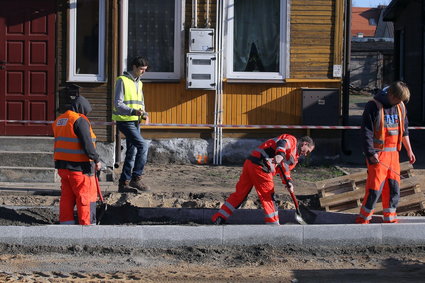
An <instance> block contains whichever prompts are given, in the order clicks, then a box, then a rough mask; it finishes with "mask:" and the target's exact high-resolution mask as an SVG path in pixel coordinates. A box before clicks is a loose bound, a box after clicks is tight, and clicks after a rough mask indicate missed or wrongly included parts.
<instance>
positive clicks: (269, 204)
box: [211, 134, 314, 225]
mask: <svg viewBox="0 0 425 283" xmlns="http://www.w3.org/2000/svg"><path fill="white" fill-rule="evenodd" d="M313 149H314V142H313V140H312V139H311V138H310V137H308V136H305V137H302V138H300V139H299V140H298V141H297V139H296V138H295V137H294V136H292V135H288V134H283V135H280V136H279V137H277V138H273V139H269V140H267V141H266V142H264V143H263V144H261V145H260V146H259V147H258V148H257V149H255V150H253V151H252V152H251V154H250V156H249V157H248V158H247V160H246V161H245V163H244V165H243V169H242V174H241V176H240V178H239V181H238V183H237V184H236V192H234V193H232V194H231V195H230V196H229V198H228V199H227V200H226V202H225V203H224V204H223V205H222V206H221V208H220V210H219V211H218V212H217V213H216V214H214V215H213V216H212V218H211V220H212V222H213V223H214V224H224V222H225V221H226V219H227V218H229V217H230V216H231V215H232V214H233V211H234V210H235V209H237V208H238V207H239V206H240V205H241V203H242V202H243V201H244V200H245V199H246V198H247V196H248V194H249V193H250V191H251V189H252V187H253V186H254V187H255V189H256V191H257V194H258V197H259V198H260V201H261V205H262V206H263V209H264V214H265V216H264V220H265V223H266V224H276V225H279V215H278V208H277V206H276V204H275V199H274V183H273V176H274V175H276V169H275V167H276V166H277V165H280V166H281V167H282V169H283V172H284V174H285V177H286V180H287V182H288V183H287V184H286V181H284V178H282V182H283V183H284V184H285V185H287V187H288V189H289V190H290V191H292V192H293V191H294V186H293V184H292V179H291V174H290V171H291V170H292V169H293V168H294V167H295V165H297V163H298V158H299V157H300V156H307V155H308V154H309V153H310V152H312V151H313Z"/></svg>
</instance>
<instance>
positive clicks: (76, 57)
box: [68, 0, 105, 82]
mask: <svg viewBox="0 0 425 283" xmlns="http://www.w3.org/2000/svg"><path fill="white" fill-rule="evenodd" d="M68 34H69V35H68V36H69V47H68V53H69V54H68V55H69V56H68V57H69V60H70V61H69V65H68V81H76V82H78V81H80V82H103V81H105V0H70V9H69V33H68Z"/></svg>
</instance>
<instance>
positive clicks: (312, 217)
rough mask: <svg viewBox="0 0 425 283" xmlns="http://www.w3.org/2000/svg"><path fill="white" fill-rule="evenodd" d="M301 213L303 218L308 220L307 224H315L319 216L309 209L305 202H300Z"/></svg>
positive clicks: (305, 220)
mask: <svg viewBox="0 0 425 283" xmlns="http://www.w3.org/2000/svg"><path fill="white" fill-rule="evenodd" d="M300 213H301V215H300V216H302V217H301V218H302V219H303V220H304V222H306V224H314V223H315V221H316V218H317V215H316V213H314V212H313V211H311V210H310V209H308V208H307V207H306V206H305V205H304V204H302V203H300Z"/></svg>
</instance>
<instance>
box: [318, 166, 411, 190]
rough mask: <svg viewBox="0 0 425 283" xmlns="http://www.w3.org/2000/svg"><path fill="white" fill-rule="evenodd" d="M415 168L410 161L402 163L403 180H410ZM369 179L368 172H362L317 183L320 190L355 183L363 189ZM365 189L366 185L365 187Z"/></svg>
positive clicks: (401, 173)
mask: <svg viewBox="0 0 425 283" xmlns="http://www.w3.org/2000/svg"><path fill="white" fill-rule="evenodd" d="M412 169H413V166H412V164H410V163H409V162H408V161H406V162H402V163H400V175H401V176H402V178H409V177H412V176H413V172H412ZM366 179H367V170H364V171H362V172H358V173H354V174H349V175H344V176H340V177H336V178H331V179H326V180H322V181H318V182H316V188H317V189H318V190H323V189H324V190H326V188H328V187H332V186H337V185H342V184H346V183H349V182H351V181H354V182H355V183H356V186H357V187H360V188H361V187H362V186H361V184H365V183H366ZM363 187H364V185H363Z"/></svg>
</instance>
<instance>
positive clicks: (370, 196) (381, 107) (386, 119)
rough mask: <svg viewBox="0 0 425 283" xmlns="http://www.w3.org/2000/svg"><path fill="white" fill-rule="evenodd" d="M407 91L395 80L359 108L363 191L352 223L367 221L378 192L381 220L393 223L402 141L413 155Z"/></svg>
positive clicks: (411, 157)
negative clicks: (364, 167) (365, 166)
mask: <svg viewBox="0 0 425 283" xmlns="http://www.w3.org/2000/svg"><path fill="white" fill-rule="evenodd" d="M409 98H410V92H409V89H408V87H407V86H406V84H404V83H403V82H400V81H397V82H394V83H392V84H391V85H390V86H389V87H387V88H384V89H383V90H382V91H381V92H379V93H378V94H377V95H376V96H375V97H374V99H373V100H371V101H369V102H368V103H367V104H366V106H365V110H364V112H363V121H362V126H361V136H362V139H363V152H364V154H365V156H366V164H367V172H368V175H367V181H366V187H365V189H366V192H365V196H364V199H363V203H362V206H361V208H360V213H359V216H358V217H357V218H356V223H360V224H367V223H369V222H370V219H371V218H372V215H373V213H374V209H375V205H376V202H377V201H378V199H379V197H380V196H381V195H382V197H381V199H382V207H383V216H384V222H385V223H397V222H398V220H397V214H396V209H397V205H398V201H399V199H400V161H399V151H400V150H401V146H402V144H403V145H404V148H405V149H406V151H407V156H408V158H409V161H410V163H411V164H413V163H415V161H416V157H415V155H414V154H413V151H412V147H411V145H410V139H409V131H408V120H407V115H406V106H405V105H404V103H403V101H406V102H407V101H409Z"/></svg>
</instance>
